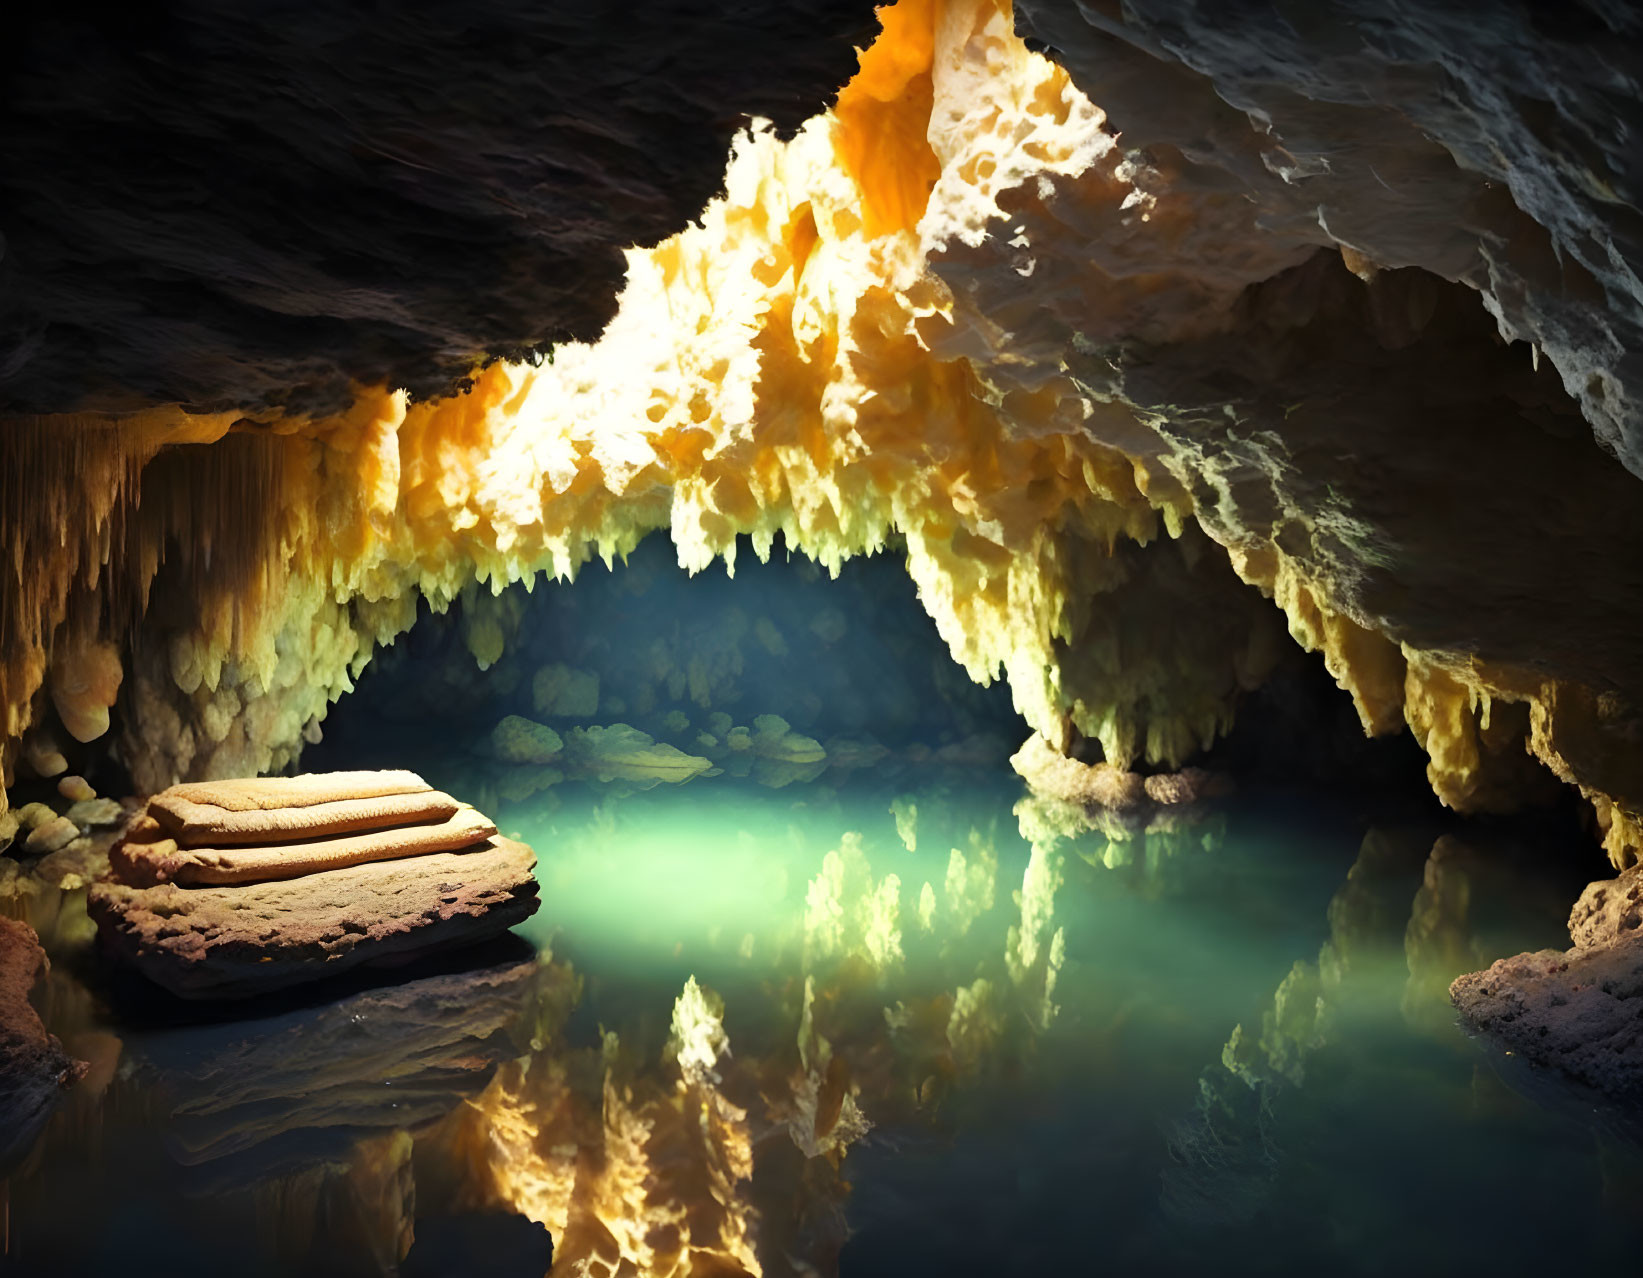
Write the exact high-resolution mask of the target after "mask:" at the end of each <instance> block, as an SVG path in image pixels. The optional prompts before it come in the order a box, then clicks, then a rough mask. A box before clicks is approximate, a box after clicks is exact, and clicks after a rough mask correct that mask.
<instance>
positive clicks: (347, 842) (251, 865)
mask: <svg viewBox="0 0 1643 1278" xmlns="http://www.w3.org/2000/svg"><path fill="white" fill-rule="evenodd" d="M535 861H536V857H535V854H534V853H533V852H532V851H531V849H530V848H528V847H526V846H525V845H524V844H522V843H516V842H514V841H513V840H511V839H505V838H503V837H501V836H500V835H499V834H498V833H497V831H496V826H495V825H494V824H492V823H491V822H490V821H489V820H488V819H486V818H485V817H484V816H482V815H481V814H480V813H478V812H476V811H474V809H473V808H471V807H469V806H467V805H466V804H462V803H459V802H457V801H456V800H455V799H453V798H452V797H451V796H450V795H448V794H443V793H441V792H440V791H437V790H435V789H434V788H433V787H432V786H430V785H428V783H427V782H425V781H424V780H423V779H422V778H421V777H419V776H417V775H416V774H415V773H411V772H331V773H313V774H309V775H306V776H299V777H264V778H252V779H245V780H234V781H212V782H202V783H197V784H192V785H179V786H173V787H171V789H169V790H165V791H163V792H161V793H160V794H157V795H155V796H154V797H153V798H152V799H150V800H149V803H148V806H147V809H146V810H145V811H144V813H143V814H142V815H141V816H140V817H138V818H137V819H136V820H135V821H134V822H133V823H132V825H131V827H130V829H129V830H128V831H127V832H126V835H125V837H124V838H123V839H122V840H121V841H120V843H119V844H118V845H117V846H116V847H115V848H114V849H113V851H112V853H111V854H110V857H109V874H108V877H107V878H106V879H105V880H103V881H102V882H99V883H97V884H95V885H94V886H93V888H92V890H91V894H90V897H89V907H90V910H91V914H92V917H93V918H95V919H96V921H97V927H98V931H99V933H100V935H101V937H102V940H103V943H104V946H105V948H106V949H107V951H108V953H110V954H111V955H112V956H113V957H114V958H116V959H117V960H120V961H122V962H125V963H128V964H130V965H131V966H133V967H135V968H136V969H137V970H138V971H140V972H142V973H143V974H144V975H145V976H147V977H149V978H150V979H151V980H153V981H155V982H157V983H158V984H160V985H162V986H164V987H165V988H166V989H168V990H170V991H171V992H172V993H174V994H177V995H180V996H182V997H184V998H237V997H243V996H246V995H250V994H257V993H261V992H264V991H266V990H273V989H280V988H283V987H286V986H290V985H297V984H301V983H303V982H307V981H312V980H318V979H321V978H324V977H329V976H333V975H336V974H338V973H340V972H343V971H346V970H348V969H349V968H353V967H357V966H360V965H361V964H371V963H382V962H397V961H402V960H404V959H406V958H409V957H412V956H415V955H418V954H422V953H426V952H430V951H434V950H444V949H452V948H455V947H457V946H462V945H471V944H474V943H476V942H479V941H483V940H487V939H489V938H491V937H493V936H496V935H498V934H500V933H501V932H504V931H506V930H507V929H508V928H510V927H513V926H514V925H515V924H517V923H520V922H522V921H523V920H525V919H526V918H529V917H530V915H531V914H533V913H534V912H535V911H536V907H537V905H538V901H537V893H536V880H535V878H534V877H533V876H532V873H531V870H532V867H533V866H534V864H535Z"/></svg>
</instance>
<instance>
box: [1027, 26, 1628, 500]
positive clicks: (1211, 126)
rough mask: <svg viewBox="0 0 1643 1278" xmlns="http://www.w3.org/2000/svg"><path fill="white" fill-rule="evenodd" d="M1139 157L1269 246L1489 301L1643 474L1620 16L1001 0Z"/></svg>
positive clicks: (1509, 330) (1601, 434)
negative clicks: (1328, 252) (1236, 206)
mask: <svg viewBox="0 0 1643 1278" xmlns="http://www.w3.org/2000/svg"><path fill="white" fill-rule="evenodd" d="M1019 11H1020V15H1021V20H1022V24H1023V26H1024V27H1025V28H1026V29H1027V30H1030V31H1031V32H1033V33H1034V34H1035V35H1037V36H1039V37H1041V38H1042V39H1044V40H1045V41H1047V42H1048V43H1049V44H1050V45H1051V46H1052V48H1053V50H1054V56H1055V57H1056V58H1057V59H1058V60H1060V61H1062V62H1063V63H1064V64H1065V65H1066V66H1067V67H1068V68H1069V69H1070V70H1072V72H1073V74H1074V77H1075V78H1076V79H1077V80H1078V82H1079V83H1080V84H1081V85H1083V86H1085V87H1086V89H1087V90H1088V91H1089V92H1091V93H1092V94H1094V95H1095V96H1096V97H1097V99H1098V100H1099V101H1100V103H1101V105H1102V107H1103V108H1104V109H1105V110H1106V112H1107V114H1108V116H1109V118H1110V119H1111V121H1112V124H1113V127H1114V128H1116V129H1118V130H1119V131H1120V132H1121V133H1122V135H1123V138H1124V144H1125V146H1126V147H1129V148H1133V149H1134V152H1135V153H1136V154H1137V155H1138V156H1142V157H1146V160H1145V161H1144V162H1156V163H1157V164H1158V166H1159V167H1160V168H1170V169H1172V170H1174V171H1176V172H1177V173H1178V174H1180V175H1181V176H1182V177H1183V178H1184V180H1185V183H1186V184H1187V185H1188V186H1196V187H1198V188H1199V189H1200V190H1202V191H1205V192H1206V193H1207V192H1209V191H1211V190H1218V191H1220V192H1222V193H1225V194H1231V195H1233V196H1234V197H1235V198H1237V199H1240V200H1246V201H1248V202H1249V205H1250V212H1251V215H1252V219H1253V220H1254V221H1256V222H1258V224H1259V225H1260V227H1261V228H1262V230H1263V231H1264V232H1265V233H1267V234H1269V235H1271V236H1273V237H1274V238H1275V239H1280V240H1282V239H1289V240H1292V241H1310V242H1313V243H1319V244H1339V245H1342V246H1344V247H1345V248H1346V249H1347V250H1348V253H1347V255H1346V256H1347V258H1348V261H1349V263H1350V264H1352V265H1354V266H1355V267H1356V268H1357V269H1359V270H1362V271H1364V272H1365V273H1369V272H1372V271H1373V270H1374V269H1375V268H1377V267H1404V266H1419V267H1422V268H1424V269H1425V270H1427V271H1430V272H1432V273H1433V274H1435V275H1437V276H1440V277H1442V278H1444V279H1449V280H1463V281H1465V282H1466V283H1467V284H1468V285H1470V286H1471V287H1473V288H1476V289H1478V290H1479V291H1480V292H1481V293H1482V294H1483V296H1484V299H1485V303H1486V305H1487V307H1488V309H1489V311H1490V313H1491V314H1492V315H1493V316H1494V317H1495V318H1496V319H1497V320H1498V322H1499V324H1500V328H1501V331H1502V332H1503V334H1505V335H1506V336H1508V337H1514V338H1523V339H1525V340H1528V341H1531V342H1533V343H1535V344H1536V345H1537V346H1538V347H1539V348H1540V349H1541V350H1543V351H1544V352H1545V353H1546V354H1547V355H1548V356H1550V358H1551V360H1552V362H1553V363H1554V364H1555V365H1556V366H1557V368H1558V370H1559V372H1560V374H1561V375H1562V379H1563V382H1564V385H1565V386H1566V387H1567V388H1568V391H1569V393H1570V394H1571V395H1573V396H1574V397H1576V398H1577V399H1578V400H1579V402H1580V404H1581V407H1582V409H1583V410H1584V411H1585V414H1586V416H1587V418H1588V419H1589V421H1590V422H1591V424H1592V427H1593V429H1594V430H1595V432H1596V435H1597V438H1598V439H1599V441H1600V442H1601V443H1602V444H1603V445H1604V447H1605V448H1607V449H1609V450H1611V451H1613V452H1615V453H1616V454H1618V455H1619V456H1620V457H1621V458H1622V459H1623V460H1624V461H1625V462H1626V464H1627V466H1628V467H1630V468H1631V469H1632V470H1633V471H1634V473H1638V474H1643V408H1640V397H1643V364H1640V363H1639V360H1638V351H1639V350H1643V290H1640V289H1639V284H1638V274H1637V264H1638V263H1639V262H1640V261H1643V226H1640V225H1639V223H1638V221H1637V219H1636V217H1635V215H1634V214H1633V212H1632V210H1633V209H1634V208H1635V207H1636V206H1637V204H1638V202H1639V199H1640V198H1643V158H1640V156H1639V154H1638V151H1637V148H1636V147H1635V146H1634V145H1632V142H1631V138H1632V136H1633V134H1634V133H1635V131H1636V129H1637V127H1638V124H1639V122H1640V121H1643V94H1640V92H1639V84H1640V83H1643V16H1640V14H1639V12H1638V11H1637V10H1636V9H1635V8H1633V7H1630V6H1625V5H1607V6H1596V5H1594V6H1587V5H1578V4H1569V5H1533V4H1522V5H1518V4H1498V5H1476V4H1471V3H1466V2H1465V0H1438V2H1437V3H1431V4H1423V5H1418V6H1412V5H1409V4H1406V3H1403V0H1351V2H1350V3H1336V4H1329V5H1319V6H1312V7H1310V8H1309V9H1308V10H1307V12H1306V15H1305V20H1297V18H1298V15H1297V14H1296V13H1295V12H1294V11H1293V10H1292V9H1291V8H1290V7H1288V6H1285V5H1283V4H1280V3H1274V2H1272V0H1254V2H1253V3H1248V4H1241V5H1240V6H1239V7H1238V10H1237V16H1236V20H1235V21H1229V20H1228V15H1227V14H1226V12H1225V11H1224V10H1223V9H1221V8H1220V7H1219V6H1217V5H1215V4H1212V3H1207V2H1206V0H1128V2H1127V3H1125V4H1124V5H1123V6H1122V7H1121V8H1120V7H1119V6H1110V5H1101V6H1096V5H1090V4H1078V5H1068V4H1059V3H1055V2H1054V0H1020V4H1019Z"/></svg>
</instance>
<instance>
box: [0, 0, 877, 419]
mask: <svg viewBox="0 0 1643 1278" xmlns="http://www.w3.org/2000/svg"><path fill="white" fill-rule="evenodd" d="M6 25H7V30H6V32H5V35H4V38H3V40H0V232H3V235H4V244H3V249H4V255H3V258H0V412H13V413H15V412H54V411H66V410H72V409H117V408H123V407H131V406H135V405H139V404H142V403H148V402H155V401H167V400H181V401H184V402H186V403H190V404H192V405H196V406H201V407H205V406H217V407H227V406H231V405H232V406H245V407H253V406H261V405H264V404H269V403H281V402H284V403H290V404H292V405H294V406H296V407H299V408H319V407H331V406H336V405H338V404H340V403H341V402H343V400H344V399H345V396H346V391H347V385H348V381H349V379H357V380H360V381H364V382H379V381H389V382H392V383H398V384H402V385H406V386H408V387H409V388H410V389H411V390H412V391H413V392H416V393H420V394H430V393H434V392H437V391H440V390H442V389H444V388H446V387H447V386H448V385H449V383H450V381H451V379H452V378H454V377H458V376H460V375H461V374H462V373H463V372H464V371H466V369H467V367H468V366H469V365H470V364H471V362H472V360H473V358H474V357H475V356H477V355H481V354H517V353H520V352H522V351H524V350H528V349H532V348H541V347H544V346H545V345H547V344H550V343H552V342H554V341H557V340H563V339H567V338H592V337H594V336H596V335H597V334H598V332H599V330H600V329H601V328H602V326H603V325H604V323H605V321H606V320H607V319H608V318H609V316H610V315H611V314H612V313H613V312H614V309H615V296H616V292H617V289H618V287H619V286H620V283H621V279H622V273H623V261H622V257H621V252H620V250H621V249H622V248H623V247H625V246H627V245H631V244H636V243H637V244H647V243H653V242H655V241H657V240H659V239H662V238H664V237H666V236H667V235H670V234H672V233H673V232H674V231H676V230H678V229H679V228H680V227H681V226H683V225H684V224H685V223H686V222H687V221H688V220H689V219H690V218H691V217H693V216H695V215H696V214H697V213H698V212H699V211H700V210H701V208H702V206H703V205H704V204H705V203H706V201H707V200H708V198H709V197H710V196H711V195H712V194H714V192H715V191H716V190H717V189H718V188H719V186H720V184H721V181H722V178H723V174H724V164H725V155H726V152H727V149H728V145H729V141H730V138H731V136H732V134H733V133H734V132H735V131H736V130H738V129H739V128H741V127H743V125H744V124H745V123H746V120H747V117H749V116H763V117H766V118H769V119H772V120H774V121H775V122H776V124H777V125H778V127H786V128H790V127H792V126H794V125H796V124H798V123H799V122H800V121H801V120H803V119H805V118H806V117H808V116H810V115H813V114H814V113H815V112H816V111H818V110H819V109H821V107H822V106H824V105H825V104H826V103H827V102H829V101H830V100H831V98H832V95H833V93H834V92H835V91H836V90H837V89H838V87H839V86H840V85H842V84H843V83H844V82H845V81H846V80H847V79H849V77H850V75H851V74H852V73H853V72H854V70H855V65H856V64H855V52H854V48H855V47H856V46H864V45H866V44H867V43H868V42H869V41H870V39H871V37H872V34H873V32H874V30H875V29H876V24H875V22H874V18H873V10H872V6H871V4H870V3H867V2H866V0H783V2H782V3H780V4H772V3H761V2H760V0H729V2H728V3H727V2H725V0H713V2H712V3H700V2H692V0H637V2H636V3H629V4H621V5H615V4H611V5H606V4H563V3H553V2H552V0H467V2H466V3H462V4H451V3H429V2H427V0H410V2H408V3H396V4H391V5H388V4H357V5H356V4H324V3H315V2H314V0H246V2H243V3H235V4H231V5H229V4H223V3H221V2H220V0H162V2H161V3H141V2H138V3H132V4H120V5H102V4H97V3H90V4H88V3H84V2H83V0H67V2H66V3H54V4H50V5H44V4H42V5H36V6H33V7H32V8H31V9H30V10H28V11H27V12H25V13H22V14H18V13H16V12H13V13H12V14H11V15H10V16H9V17H8V20H7V24H6Z"/></svg>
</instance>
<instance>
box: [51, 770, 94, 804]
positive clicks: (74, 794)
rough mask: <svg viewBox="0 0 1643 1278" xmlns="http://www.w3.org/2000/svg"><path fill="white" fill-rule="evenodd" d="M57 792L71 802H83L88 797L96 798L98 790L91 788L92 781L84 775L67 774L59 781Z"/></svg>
mask: <svg viewBox="0 0 1643 1278" xmlns="http://www.w3.org/2000/svg"><path fill="white" fill-rule="evenodd" d="M57 793H58V794H60V795H62V796H63V797H64V798H65V799H67V800H69V802H71V803H83V802H85V801H86V800H87V799H95V798H96V797H97V791H95V790H93V789H92V788H91V782H89V781H87V780H86V779H85V778H84V777H76V776H66V777H64V778H63V779H62V780H61V781H59V782H58V783H57Z"/></svg>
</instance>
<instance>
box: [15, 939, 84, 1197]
mask: <svg viewBox="0 0 1643 1278" xmlns="http://www.w3.org/2000/svg"><path fill="white" fill-rule="evenodd" d="M45 971H46V952H45V951H44V950H42V949H41V948H40V941H39V938H38V937H36V936H35V935H34V929H33V928H31V927H29V926H28V925H27V924H26V923H19V922H17V921H16V920H15V919H9V918H4V917H0V1176H4V1175H6V1174H7V1172H8V1171H9V1170H10V1168H11V1167H12V1165H13V1164H14V1163H16V1162H17V1161H18V1160H19V1159H21V1158H22V1157H23V1156H24V1155H25V1154H27V1153H28V1151H29V1147H30V1146H31V1145H33V1144H34V1138H35V1137H36V1136H38V1135H39V1133H40V1129H41V1128H42V1127H44V1126H45V1123H46V1120H47V1119H48V1118H50V1117H51V1112H52V1110H53V1109H54V1108H55V1107H56V1105H57V1101H58V1098H59V1097H60V1096H61V1095H62V1092H63V1089H64V1088H65V1087H67V1086H68V1085H69V1084H71V1083H73V1082H74V1081H75V1080H76V1079H78V1078H79V1077H80V1076H81V1075H82V1074H84V1073H85V1069H86V1067H85V1066H84V1065H83V1064H82V1063H80V1062H79V1061H76V1060H74V1059H73V1058H72V1057H71V1056H69V1054H68V1053H67V1052H65V1051H64V1050H63V1046H62V1044H61V1043H59V1042H58V1041H57V1039H56V1038H55V1037H53V1036H52V1035H50V1034H48V1033H46V1027H45V1026H44V1025H43V1024H41V1022H40V1017H39V1015H38V1014H37V1013H36V1012H35V1010H34V1006H33V1004H31V1003H30V1002H29V991H30V990H31V989H33V988H34V983H35V981H37V980H39V979H40V977H41V976H42V975H44V974H45Z"/></svg>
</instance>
